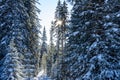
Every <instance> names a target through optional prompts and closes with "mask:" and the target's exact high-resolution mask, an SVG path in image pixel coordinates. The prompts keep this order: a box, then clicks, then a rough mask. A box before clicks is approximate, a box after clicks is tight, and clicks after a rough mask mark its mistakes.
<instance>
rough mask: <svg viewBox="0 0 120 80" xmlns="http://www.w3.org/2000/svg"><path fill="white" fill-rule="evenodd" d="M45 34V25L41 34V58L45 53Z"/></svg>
mask: <svg viewBox="0 0 120 80" xmlns="http://www.w3.org/2000/svg"><path fill="white" fill-rule="evenodd" d="M46 41H47V36H46V30H45V27H44V29H43V35H42V46H41V58H42V55H43V54H44V53H47V43H46Z"/></svg>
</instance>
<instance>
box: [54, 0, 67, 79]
mask: <svg viewBox="0 0 120 80" xmlns="http://www.w3.org/2000/svg"><path fill="white" fill-rule="evenodd" d="M67 15H68V10H67V4H66V2H65V1H64V2H63V3H61V1H60V0H59V1H58V3H57V7H56V12H55V22H54V24H55V26H54V31H55V34H56V35H55V37H56V38H55V39H56V44H55V46H56V50H55V54H54V56H53V59H54V60H55V63H54V64H53V65H54V68H53V67H52V69H53V74H54V75H53V76H52V77H54V78H55V79H60V78H61V75H62V57H63V55H64V53H65V52H64V50H65V49H64V48H65V40H66V39H65V34H66V23H67Z"/></svg>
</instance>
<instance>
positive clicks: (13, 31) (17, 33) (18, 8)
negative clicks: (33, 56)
mask: <svg viewBox="0 0 120 80" xmlns="http://www.w3.org/2000/svg"><path fill="white" fill-rule="evenodd" d="M0 6H1V7H0V8H1V10H0V17H2V18H0V24H1V25H0V31H1V32H2V34H0V35H1V37H0V56H3V57H2V58H1V60H0V63H1V64H0V74H1V75H0V79H1V80H4V79H5V80H6V79H8V78H9V77H6V78H5V77H4V75H5V76H10V75H16V74H19V72H20V73H21V72H22V69H19V70H20V71H19V72H18V73H17V72H15V73H13V72H12V71H9V70H7V69H9V67H8V68H7V66H11V61H12V60H11V61H10V62H9V61H6V60H7V58H10V59H12V57H16V58H15V59H16V62H17V60H18V64H20V65H19V67H22V65H21V63H22V61H20V59H21V58H22V57H20V56H19V58H18V56H17V54H18V55H22V53H24V52H23V50H24V48H26V41H27V36H26V35H27V29H26V25H25V23H26V18H27V12H26V9H25V7H24V3H23V1H21V0H1V1H0ZM13 38H14V44H15V46H13V47H14V48H15V49H16V51H17V52H16V51H15V53H16V55H15V56H9V55H13V54H14V50H13V47H12V48H11V47H9V46H8V45H9V44H11V42H12V39H13ZM9 49H10V50H11V51H9ZM12 50H13V51H12ZM6 62H7V63H10V64H6ZM16 62H15V61H12V63H13V64H17V63H16ZM13 67H14V69H15V68H16V70H17V68H19V67H18V65H15V66H13ZM10 68H12V67H10ZM8 71H9V73H7V72H8ZM4 73H5V74H4ZM15 77H16V78H19V77H20V76H19V75H16V76H15ZM22 77H23V76H22ZM21 79H22V78H21Z"/></svg>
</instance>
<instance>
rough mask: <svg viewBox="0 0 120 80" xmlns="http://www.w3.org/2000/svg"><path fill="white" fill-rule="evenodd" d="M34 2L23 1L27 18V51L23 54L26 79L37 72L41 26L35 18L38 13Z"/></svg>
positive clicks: (29, 0) (31, 0) (35, 0)
mask: <svg viewBox="0 0 120 80" xmlns="http://www.w3.org/2000/svg"><path fill="white" fill-rule="evenodd" d="M36 2H37V0H25V1H24V5H25V7H26V9H27V13H28V16H29V17H28V18H27V29H28V31H29V35H28V41H27V47H28V49H26V50H25V52H27V53H26V54H24V57H25V58H24V66H25V70H24V72H25V74H26V77H27V79H30V78H33V77H34V76H35V75H37V73H38V71H39V53H40V50H39V34H40V31H39V30H40V27H41V26H40V24H39V19H38V17H37V12H39V9H38V8H37V7H36ZM28 66H29V67H28Z"/></svg>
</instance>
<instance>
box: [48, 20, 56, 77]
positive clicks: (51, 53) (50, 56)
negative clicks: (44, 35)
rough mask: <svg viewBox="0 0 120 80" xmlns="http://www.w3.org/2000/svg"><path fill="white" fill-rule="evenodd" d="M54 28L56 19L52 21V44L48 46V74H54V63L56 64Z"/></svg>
mask: <svg viewBox="0 0 120 80" xmlns="http://www.w3.org/2000/svg"><path fill="white" fill-rule="evenodd" d="M54 28H55V24H54V21H52V22H51V28H50V45H49V48H48V50H49V51H48V56H47V75H48V76H52V74H51V73H53V72H52V65H53V64H54V62H55V60H54V54H55V44H54V41H55V40H54V38H55V36H54Z"/></svg>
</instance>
